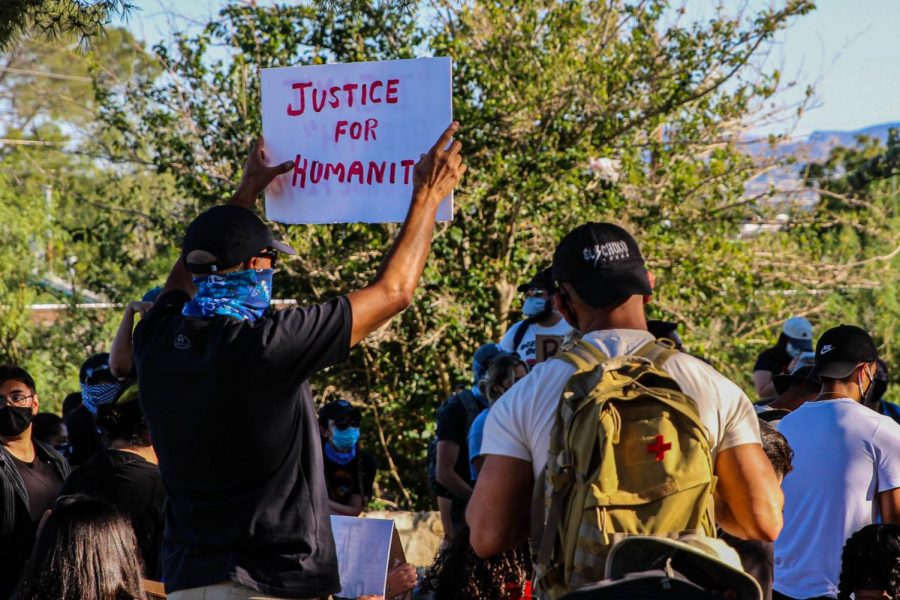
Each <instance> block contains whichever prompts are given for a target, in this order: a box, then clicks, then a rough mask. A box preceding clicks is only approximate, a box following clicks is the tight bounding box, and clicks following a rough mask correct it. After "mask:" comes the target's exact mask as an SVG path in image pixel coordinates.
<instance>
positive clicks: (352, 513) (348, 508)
mask: <svg viewBox="0 0 900 600" xmlns="http://www.w3.org/2000/svg"><path fill="white" fill-rule="evenodd" d="M328 504H329V505H330V507H331V514H333V515H341V516H344V517H358V516H359V514H360V513H361V512H362V506H354V505H347V504H341V503H339V502H335V501H334V500H329V501H328Z"/></svg>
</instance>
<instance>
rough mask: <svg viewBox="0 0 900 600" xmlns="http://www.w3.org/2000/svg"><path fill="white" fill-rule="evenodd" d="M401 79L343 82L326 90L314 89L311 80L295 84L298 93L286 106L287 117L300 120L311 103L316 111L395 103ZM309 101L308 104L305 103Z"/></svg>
mask: <svg viewBox="0 0 900 600" xmlns="http://www.w3.org/2000/svg"><path fill="white" fill-rule="evenodd" d="M399 86H400V80H399V79H388V80H387V81H386V82H384V81H380V80H376V81H373V82H371V83H345V84H344V85H333V86H330V87H327V88H324V87H323V88H317V87H314V86H313V83H312V82H311V81H298V82H297V83H295V84H293V85H291V88H293V89H295V90H297V103H296V104H291V103H288V105H287V114H288V115H290V116H292V117H299V116H300V115H302V114H303V113H304V112H306V109H307V108H308V106H309V105H310V104H311V105H312V109H313V111H315V112H322V110H324V109H325V107H326V106H328V107H331V108H332V109H338V108H344V107H347V108H352V107H353V105H354V103H355V104H358V105H362V106H366V105H367V104H381V103H382V102H385V103H387V104H396V103H397V94H398V92H399ZM307 100H309V102H307Z"/></svg>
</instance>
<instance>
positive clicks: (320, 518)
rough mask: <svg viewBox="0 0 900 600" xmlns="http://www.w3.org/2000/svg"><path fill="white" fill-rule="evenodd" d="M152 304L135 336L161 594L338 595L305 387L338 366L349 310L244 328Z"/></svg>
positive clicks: (178, 303)
mask: <svg viewBox="0 0 900 600" xmlns="http://www.w3.org/2000/svg"><path fill="white" fill-rule="evenodd" d="M188 299H189V298H188V295H187V294H186V293H184V292H182V291H177V290H176V291H170V292H167V293H165V294H163V295H162V296H161V297H160V298H159V299H158V300H157V301H156V304H154V306H153V308H152V309H151V311H150V312H149V313H148V314H147V316H146V317H145V318H144V319H142V320H141V322H140V323H139V324H138V326H137V328H136V329H135V332H134V345H133V348H134V357H135V364H136V366H137V371H138V383H139V386H140V394H141V406H142V408H143V410H144V414H145V415H146V417H147V422H148V424H149V426H150V435H151V437H152V439H153V445H154V447H155V449H156V453H157V456H158V457H159V468H160V473H161V475H162V480H163V485H164V486H165V490H166V498H167V504H166V528H165V534H164V542H163V577H164V579H165V582H166V591H167V592H173V591H176V590H181V589H187V588H193V587H200V586H205V585H211V584H216V583H220V582H222V581H227V580H233V581H236V582H238V583H240V584H242V585H245V586H248V587H251V588H253V589H256V590H259V591H261V592H263V593H266V594H272V595H276V596H294V597H312V596H326V595H328V594H331V593H334V592H336V591H338V589H339V588H340V583H339V581H338V570H337V558H336V555H335V549H334V538H333V536H332V533H331V522H330V516H329V513H330V511H329V505H328V493H327V490H326V488H325V476H324V473H323V469H322V444H321V443H320V439H321V438H320V435H319V425H318V422H317V420H316V411H315V407H314V405H313V401H312V395H311V393H310V390H309V386H308V385H307V383H306V380H307V378H308V377H310V376H311V375H312V374H314V373H316V372H317V371H319V370H321V369H323V368H325V367H328V366H330V365H333V364H336V363H339V362H341V361H343V360H345V359H346V358H347V356H348V354H349V351H350V330H351V327H352V322H351V319H352V317H351V312H350V303H349V302H348V301H347V299H346V298H345V297H341V298H337V299H335V300H332V301H331V302H328V303H326V304H322V305H315V306H309V307H302V308H289V309H286V310H282V311H275V312H273V313H271V314H270V315H267V316H264V317H262V318H260V319H258V320H257V321H255V322H253V323H251V322H249V321H239V320H237V319H233V318H229V317H221V316H217V317H211V318H192V317H185V316H183V315H182V314H181V310H182V308H183V306H184V303H185V302H187V301H188Z"/></svg>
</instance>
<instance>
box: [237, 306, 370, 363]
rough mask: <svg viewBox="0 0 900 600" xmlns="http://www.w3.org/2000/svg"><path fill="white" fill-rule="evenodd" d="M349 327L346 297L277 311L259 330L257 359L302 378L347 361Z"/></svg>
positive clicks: (350, 327) (351, 324)
mask: <svg viewBox="0 0 900 600" xmlns="http://www.w3.org/2000/svg"><path fill="white" fill-rule="evenodd" d="M250 326H253V325H250ZM352 326H353V317H352V313H351V312H350V302H349V301H348V300H347V298H346V297H345V296H341V297H339V298H335V299H334V300H332V301H330V302H326V303H325V304H315V305H312V306H303V307H298V308H288V309H285V310H279V311H276V312H275V314H273V315H272V316H271V317H270V318H268V319H266V322H265V323H263V324H262V326H261V327H259V328H258V331H257V335H258V339H257V348H258V350H259V355H258V356H259V360H261V361H263V362H264V363H265V364H266V365H267V366H269V367H274V368H276V369H285V370H289V371H292V372H295V373H300V374H302V375H303V376H304V377H306V376H309V375H312V374H313V373H315V372H317V371H319V370H321V369H324V368H326V367H330V366H332V365H336V364H338V363H340V362H343V361H345V360H346V359H347V357H348V356H349V355H350V331H351V329H352Z"/></svg>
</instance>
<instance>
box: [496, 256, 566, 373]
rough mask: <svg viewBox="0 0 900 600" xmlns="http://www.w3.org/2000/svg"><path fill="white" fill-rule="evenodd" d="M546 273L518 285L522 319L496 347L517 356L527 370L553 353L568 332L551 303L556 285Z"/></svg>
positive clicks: (547, 271)
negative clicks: (523, 296)
mask: <svg viewBox="0 0 900 600" xmlns="http://www.w3.org/2000/svg"><path fill="white" fill-rule="evenodd" d="M549 271H550V270H549V269H542V270H540V271H538V272H537V273H536V274H535V276H534V277H532V278H531V280H530V281H528V282H527V283H523V284H522V285H520V286H519V288H518V290H519V292H521V293H522V294H524V295H525V301H524V302H523V304H522V314H523V315H524V316H525V318H524V319H523V320H521V321H519V322H518V323H516V324H515V325H513V326H512V327H510V328H509V329H508V330H507V332H506V333H505V334H503V337H502V338H501V340H500V348H501V349H502V350H503V351H504V352H508V353H510V354H518V355H519V358H521V359H522V360H523V361H525V364H526V365H528V368H531V367H533V366H534V365H535V364H536V363H537V362H540V361H541V360H546V359H548V358H550V357H551V356H553V355H554V354H556V352H557V351H558V350H559V348H560V346H562V342H563V339H564V338H565V336H566V335H567V334H568V333H569V332H570V331H571V330H572V328H571V327H570V326H569V323H567V322H566V320H565V318H563V316H562V313H560V312H559V311H558V310H556V306H555V305H554V304H553V293H554V292H555V291H556V284H554V283H553V279H552V278H551V277H550V272H549Z"/></svg>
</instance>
